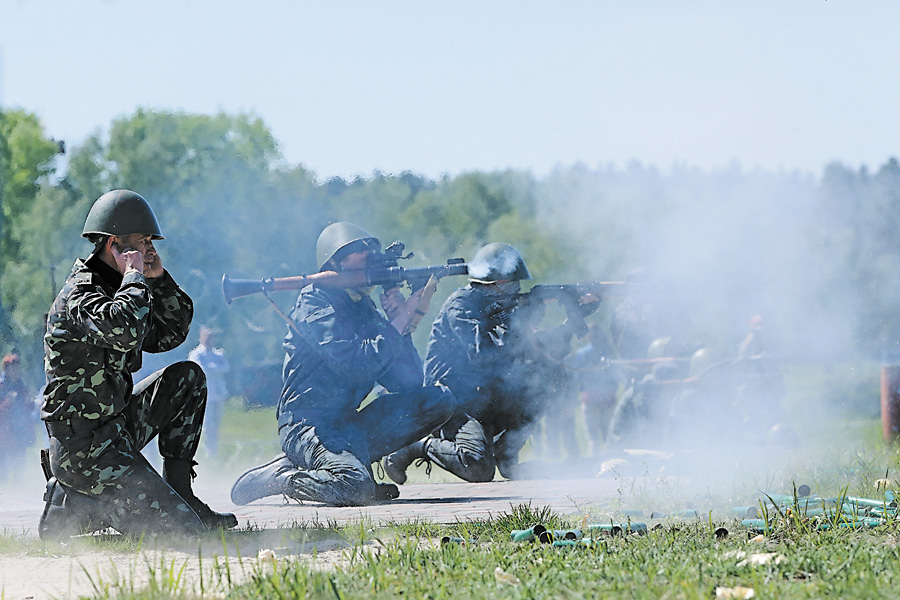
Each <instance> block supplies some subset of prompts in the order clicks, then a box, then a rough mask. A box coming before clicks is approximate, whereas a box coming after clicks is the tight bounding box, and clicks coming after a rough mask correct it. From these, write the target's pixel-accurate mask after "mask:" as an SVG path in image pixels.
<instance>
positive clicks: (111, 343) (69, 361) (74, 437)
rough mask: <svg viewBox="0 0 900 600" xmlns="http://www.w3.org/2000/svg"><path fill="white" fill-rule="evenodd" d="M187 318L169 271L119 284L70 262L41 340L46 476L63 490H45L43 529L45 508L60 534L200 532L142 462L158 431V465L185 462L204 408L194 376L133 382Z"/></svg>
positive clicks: (182, 330)
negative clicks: (147, 355)
mask: <svg viewBox="0 0 900 600" xmlns="http://www.w3.org/2000/svg"><path fill="white" fill-rule="evenodd" d="M192 316H193V303H192V302H191V299H190V297H188V295H187V294H185V293H184V292H183V291H182V290H181V289H180V288H179V287H178V285H177V284H176V283H175V281H174V280H173V279H172V277H171V276H170V275H169V274H168V272H165V273H164V274H163V275H162V276H161V277H158V278H155V279H150V280H148V279H146V278H145V277H144V275H143V274H141V273H139V272H137V271H133V270H132V271H129V272H127V273H126V274H125V276H124V277H123V276H122V275H120V274H119V273H118V272H117V271H115V270H114V269H112V268H111V267H109V266H108V265H106V264H105V263H103V261H101V260H100V259H99V258H97V257H96V256H92V257H91V258H89V259H87V260H86V261H82V260H78V261H76V263H75V266H74V268H73V270H72V273H71V275H70V276H69V278H68V279H67V280H66V283H65V285H64V286H63V288H62V290H61V291H60V293H59V295H58V296H57V297H56V300H55V301H54V303H53V306H52V308H51V310H50V313H49V315H48V322H47V332H46V334H45V336H44V367H45V370H46V373H47V379H48V383H47V386H46V388H45V390H44V403H43V406H42V409H41V418H42V419H43V420H44V421H45V422H46V426H47V431H48V433H49V435H50V470H51V472H52V475H53V476H54V477H55V478H56V479H57V480H58V482H59V484H62V486H61V488H62V489H61V490H59V489H55V488H53V487H52V486H48V495H49V496H51V497H50V498H46V499H47V500H48V505H47V508H46V509H45V516H44V518H42V527H43V526H45V521H46V520H48V519H49V517H48V515H47V514H46V513H47V511H50V512H51V513H52V512H53V510H57V512H58V515H57V516H56V522H65V524H64V525H62V526H61V527H63V528H66V527H68V528H69V529H77V528H78V527H82V528H88V529H90V528H95V527H99V526H104V525H111V526H112V527H114V528H116V529H118V530H119V531H122V532H123V533H124V532H135V533H137V532H140V531H142V530H145V529H146V530H149V531H153V532H160V533H168V532H191V531H200V530H202V529H203V523H202V522H201V520H200V518H199V517H198V516H197V514H196V513H195V512H194V511H193V510H192V509H191V508H190V507H189V506H188V505H187V504H186V503H185V501H184V500H183V499H182V498H181V497H180V496H179V495H178V494H177V493H175V491H173V490H172V488H171V487H169V485H168V484H166V482H165V481H164V480H163V478H162V477H160V475H159V474H158V473H157V472H156V471H155V470H154V469H153V468H152V467H151V466H150V465H149V464H148V463H147V461H146V460H145V459H144V458H143V456H142V455H141V454H140V451H141V449H142V448H143V447H144V446H145V445H146V444H147V443H149V441H150V440H151V439H152V438H153V437H154V436H156V435H159V451H160V454H161V455H162V456H163V458H165V459H176V460H186V461H192V459H193V456H194V454H195V452H196V450H197V444H198V441H199V438H200V430H201V426H202V423H203V414H204V409H205V405H206V378H205V376H204V374H203V371H202V370H201V369H200V367H199V366H198V365H196V364H195V363H192V362H180V363H175V364H173V365H171V366H169V367H166V368H164V369H162V370H160V371H157V372H156V373H154V374H153V375H151V376H150V377H148V378H147V379H145V380H144V381H142V382H140V383H139V384H138V385H137V386H134V385H133V382H132V375H131V374H132V373H133V372H135V371H137V370H138V369H139V368H140V366H141V353H142V352H165V351H167V350H171V349H173V348H175V347H177V346H178V345H180V344H181V343H182V342H183V341H184V339H185V338H186V336H187V333H188V329H189V326H190V322H191V318H192ZM57 487H59V486H57ZM62 491H65V492H66V493H65V494H62ZM64 496H68V499H65V498H64ZM55 507H59V508H55ZM66 508H68V509H70V510H69V511H68V512H67V511H66V510H64V509H66ZM50 516H52V515H50ZM51 520H52V519H51Z"/></svg>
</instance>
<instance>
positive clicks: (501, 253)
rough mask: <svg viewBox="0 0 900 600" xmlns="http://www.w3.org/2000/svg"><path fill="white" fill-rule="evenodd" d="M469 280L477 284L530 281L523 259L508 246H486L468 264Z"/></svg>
mask: <svg viewBox="0 0 900 600" xmlns="http://www.w3.org/2000/svg"><path fill="white" fill-rule="evenodd" d="M469 279H471V280H472V281H477V282H479V283H493V282H495V281H502V280H510V281H518V280H520V279H531V273H529V272H528V267H527V266H525V259H523V258H522V255H521V254H519V251H518V250H516V249H515V248H513V247H512V246H510V245H509V244H501V243H499V242H496V243H493V244H488V245H487V246H485V247H484V248H482V249H481V250H479V251H478V252H476V253H475V257H474V258H473V259H472V261H471V262H470V263H469Z"/></svg>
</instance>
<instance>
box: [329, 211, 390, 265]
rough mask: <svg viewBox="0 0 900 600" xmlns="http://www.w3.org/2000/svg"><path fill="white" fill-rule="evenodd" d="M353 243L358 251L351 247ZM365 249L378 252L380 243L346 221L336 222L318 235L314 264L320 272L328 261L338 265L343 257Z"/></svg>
mask: <svg viewBox="0 0 900 600" xmlns="http://www.w3.org/2000/svg"><path fill="white" fill-rule="evenodd" d="M355 242H359V244H358V246H359V248H358V249H357V247H356V245H354V246H353V247H351V244H354V243H355ZM366 248H375V249H376V251H378V250H380V249H381V241H380V240H379V239H378V238H377V237H375V236H373V235H372V234H370V233H369V232H368V231H366V230H365V229H363V228H362V227H359V226H357V225H354V224H353V223H348V222H346V221H338V222H337V223H332V224H331V225H329V226H328V227H326V228H325V229H323V230H322V233H320V234H319V239H318V241H316V262H317V263H318V265H319V270H320V271H321V270H322V269H323V268H324V267H325V264H326V263H328V262H329V261H331V260H334V262H336V263H339V262H341V259H342V258H343V257H344V256H345V255H347V254H351V253H353V252H359V251H361V250H364V249H366Z"/></svg>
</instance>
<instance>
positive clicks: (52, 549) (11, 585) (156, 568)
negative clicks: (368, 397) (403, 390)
mask: <svg viewBox="0 0 900 600" xmlns="http://www.w3.org/2000/svg"><path fill="white" fill-rule="evenodd" d="M269 533H270V535H266V536H262V535H257V536H255V537H254V539H252V540H248V541H246V542H241V543H238V544H233V545H230V546H229V548H228V549H227V554H226V549H225V548H224V547H223V546H222V545H221V544H220V545H218V548H215V547H212V546H213V545H214V543H209V544H204V546H203V547H201V548H199V549H198V550H195V551H190V552H189V551H186V550H185V549H179V548H165V549H152V550H147V549H141V550H137V551H135V550H133V549H128V550H123V551H110V550H98V549H97V548H96V544H90V543H87V542H85V541H84V540H73V541H71V542H69V543H68V544H66V545H65V546H63V545H58V546H54V545H47V546H46V547H45V548H43V549H39V550H38V551H36V552H35V551H32V553H27V552H26V551H23V552H22V553H21V554H17V553H14V552H13V553H4V554H0V598H2V599H3V600H25V599H32V600H41V599H48V600H49V599H53V598H57V599H66V598H78V597H81V596H95V595H98V596H102V595H107V594H108V595H110V596H114V595H116V593H117V592H118V591H120V588H124V589H135V590H138V589H143V588H145V587H146V586H148V585H157V586H159V587H161V588H163V587H166V586H167V587H168V589H173V588H174V587H176V586H177V589H179V590H184V591H194V592H197V593H199V592H201V591H204V592H205V593H206V594H212V595H213V596H215V595H216V594H217V593H218V592H224V591H225V590H226V589H227V588H228V583H229V582H231V584H237V583H241V582H243V581H245V580H247V579H248V578H249V577H251V576H252V575H253V574H255V573H259V572H264V571H267V570H271V569H272V568H274V564H273V563H274V562H275V561H277V562H283V561H291V562H295V563H296V562H300V563H302V564H306V565H309V566H312V567H314V568H317V569H323V570H333V569H335V568H336V567H337V566H339V565H343V564H346V563H347V562H348V561H349V560H350V554H349V553H348V552H347V548H348V547H349V544H348V543H347V542H346V541H344V540H340V539H336V540H335V539H330V540H320V541H318V542H306V543H299V544H298V543H293V544H292V543H286V542H285V541H284V540H283V539H281V540H279V539H278V536H277V534H275V533H274V532H269ZM279 544H281V545H279ZM112 545H115V544H112ZM25 546H27V547H30V548H34V546H35V544H34V543H31V542H23V547H25Z"/></svg>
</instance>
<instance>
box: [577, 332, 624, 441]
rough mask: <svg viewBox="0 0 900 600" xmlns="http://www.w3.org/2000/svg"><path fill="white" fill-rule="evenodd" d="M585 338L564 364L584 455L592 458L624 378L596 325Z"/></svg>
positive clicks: (605, 435)
mask: <svg viewBox="0 0 900 600" xmlns="http://www.w3.org/2000/svg"><path fill="white" fill-rule="evenodd" d="M588 339H589V343H588V344H587V345H586V346H584V347H582V348H579V349H578V350H577V351H576V352H575V354H574V355H573V356H572V357H571V358H570V360H569V361H568V362H569V366H570V368H571V369H572V372H573V378H574V380H575V383H574V386H573V387H574V388H575V390H576V391H577V393H578V398H579V400H580V401H581V410H582V414H583V415H584V424H585V428H586V429H587V437H588V456H591V457H594V458H596V457H598V456H600V454H601V452H602V449H603V445H604V444H605V443H606V442H607V440H606V437H607V435H608V432H609V424H610V421H612V416H613V411H614V410H615V409H616V394H617V393H618V390H619V383H620V382H622V381H623V379H624V375H623V373H622V371H621V369H620V368H619V367H618V365H615V364H613V362H612V359H613V356H614V354H615V350H614V348H613V345H612V342H611V340H610V338H609V335H608V333H607V332H606V330H605V328H604V327H603V326H602V325H600V323H597V322H594V323H591V325H590V331H589V333H588Z"/></svg>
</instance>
